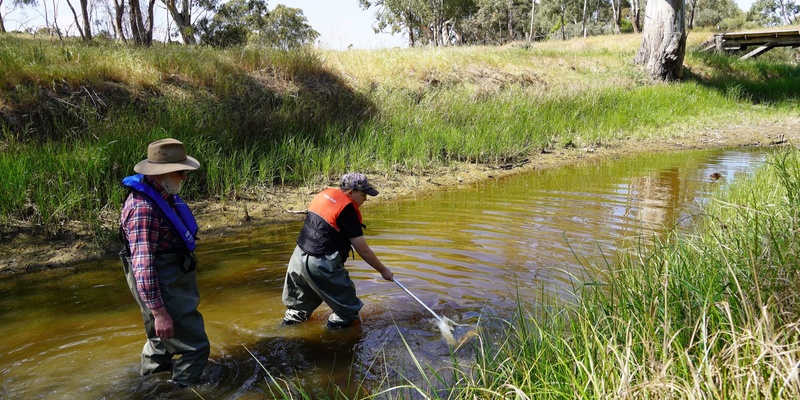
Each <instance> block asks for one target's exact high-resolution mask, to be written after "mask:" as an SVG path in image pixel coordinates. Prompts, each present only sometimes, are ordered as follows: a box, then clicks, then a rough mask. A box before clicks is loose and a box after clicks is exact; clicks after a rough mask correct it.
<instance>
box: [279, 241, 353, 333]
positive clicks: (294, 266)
mask: <svg viewBox="0 0 800 400" xmlns="http://www.w3.org/2000/svg"><path fill="white" fill-rule="evenodd" d="M282 299H283V304H284V305H285V306H286V308H287V310H286V313H285V315H284V320H285V321H286V322H287V323H296V322H303V321H305V320H307V319H308V317H310V316H311V313H313V312H314V310H316V309H317V307H319V306H320V304H322V302H323V301H324V302H325V304H327V305H328V306H329V307H330V308H331V310H332V311H333V313H332V314H331V315H330V317H329V318H328V325H329V326H331V327H344V326H350V325H351V324H352V323H353V322H354V321H356V320H358V319H359V317H358V312H359V311H360V310H361V307H363V306H364V303H362V302H361V300H360V299H359V298H358V297H357V296H356V285H355V284H354V283H353V281H352V280H351V279H350V274H349V273H348V272H347V269H345V267H344V264H343V263H342V258H341V257H340V256H339V253H338V252H335V253H333V254H328V255H324V256H319V257H317V256H313V255H311V254H308V253H306V252H304V251H303V250H302V249H301V248H300V247H299V246H295V248H294V253H293V254H292V258H291V259H290V260H289V267H288V269H287V271H286V280H285V282H284V285H283V296H282Z"/></svg>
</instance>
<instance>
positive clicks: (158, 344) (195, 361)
mask: <svg viewBox="0 0 800 400" xmlns="http://www.w3.org/2000/svg"><path fill="white" fill-rule="evenodd" d="M120 258H121V259H122V267H123V270H124V272H125V278H126V279H127V281H128V288H130V291H131V294H132V295H133V297H134V298H135V299H136V303H137V304H138V305H139V310H140V311H141V313H142V320H143V321H144V328H145V333H146V334H147V342H146V343H145V344H144V347H143V348H142V367H141V371H140V373H141V374H142V375H148V374H152V373H156V372H161V371H169V370H170V369H172V379H173V380H174V381H177V382H181V383H186V384H190V383H195V382H197V381H199V380H200V378H201V377H202V375H203V368H205V366H206V363H207V362H208V355H209V353H210V349H211V346H210V344H209V342H208V336H207V335H206V333H205V327H204V323H203V316H202V314H200V312H199V311H197V306H198V304H199V303H200V294H199V291H198V289H197V280H196V277H195V272H194V271H189V272H184V270H188V269H189V268H190V267H191V263H193V262H194V261H193V259H192V258H191V257H186V256H184V255H183V254H181V253H178V252H174V253H162V254H156V256H155V257H154V260H153V263H154V266H155V268H156V271H158V281H159V288H160V289H161V297H162V299H163V300H164V306H165V307H166V309H167V312H169V315H170V316H171V317H172V321H173V324H174V331H175V336H174V337H173V338H172V339H168V340H163V339H161V338H159V337H158V336H157V335H156V330H155V318H154V317H153V312H152V311H151V310H150V308H149V307H147V305H145V303H144V301H143V300H142V298H141V297H140V296H139V291H138V290H137V288H136V278H135V277H134V274H133V271H132V269H131V258H130V256H129V255H127V252H126V251H123V252H122V253H120ZM176 355H180V356H181V357H180V358H178V359H177V360H175V361H174V362H173V361H172V358H173V357H174V356H176Z"/></svg>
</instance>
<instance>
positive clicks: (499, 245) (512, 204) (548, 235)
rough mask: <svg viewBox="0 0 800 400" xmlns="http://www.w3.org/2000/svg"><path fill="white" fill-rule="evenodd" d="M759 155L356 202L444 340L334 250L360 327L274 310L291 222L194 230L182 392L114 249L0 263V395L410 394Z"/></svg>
mask: <svg viewBox="0 0 800 400" xmlns="http://www.w3.org/2000/svg"><path fill="white" fill-rule="evenodd" d="M763 160H764V154H763V153H762V152H756V151H741V150H728V151H725V150H715V151H695V152H684V153H675V154H658V155H648V156H639V157H632V158H625V159H620V160H614V161H607V162H603V163H595V162H592V163H586V164H583V165H576V166H571V167H564V168H559V169H557V170H543V171H535V172H532V173H530V174H526V175H519V176H514V177H509V178H507V179H501V180H494V181H487V182H482V183H479V184H475V185H471V186H468V187H462V188H452V189H447V190H441V191H437V192H430V193H418V194H417V195H416V196H417V197H415V198H410V199H405V200H402V201H391V202H386V203H383V204H380V205H373V204H369V203H368V204H367V205H366V206H365V207H364V210H363V213H364V217H365V221H366V223H367V224H368V226H369V228H368V229H367V230H366V235H367V237H368V241H369V243H370V245H371V246H372V248H373V249H374V250H375V252H376V253H377V254H378V255H379V256H380V257H381V259H382V260H383V261H384V263H386V264H387V265H389V266H390V267H391V268H392V270H393V271H394V273H395V276H396V277H397V279H398V280H400V281H401V282H402V283H403V285H404V286H406V287H407V288H408V289H409V290H410V291H412V292H413V293H414V294H415V295H416V296H417V297H419V298H420V300H421V301H422V302H424V303H425V304H426V305H428V306H429V307H430V308H432V309H433V310H434V311H435V312H436V313H437V314H439V315H442V316H445V317H448V318H450V319H453V320H455V321H456V322H458V323H461V324H464V326H459V327H457V328H456V329H455V331H454V333H455V336H456V340H457V341H459V342H462V341H463V343H459V346H458V348H457V350H455V351H454V352H451V348H450V347H449V346H448V345H447V343H446V342H445V341H444V339H443V337H442V335H441V333H440V332H439V331H438V330H437V327H436V320H435V318H433V316H432V315H431V314H430V313H429V312H428V311H427V310H425V309H424V308H423V307H422V306H421V305H420V304H418V303H417V302H416V301H415V300H414V299H413V298H411V297H410V296H409V295H408V294H407V293H405V292H403V291H402V290H401V289H400V288H399V287H398V286H397V285H395V284H392V283H391V282H386V281H384V280H382V279H381V278H380V276H379V274H377V273H376V272H375V271H374V270H373V269H372V268H370V267H369V266H368V265H367V264H366V263H364V261H363V260H361V259H358V258H357V259H351V260H349V261H348V263H347V266H348V270H349V272H350V276H351V277H352V278H353V280H354V281H355V282H356V287H357V290H358V293H359V296H360V297H361V298H362V300H363V301H364V304H365V306H364V309H363V310H362V315H361V316H362V325H361V326H360V327H358V328H354V329H346V330H341V331H335V330H328V329H326V328H325V327H324V326H325V320H326V318H327V315H328V313H330V310H329V309H328V308H327V307H326V306H322V307H321V308H320V309H319V310H318V311H317V312H315V313H314V315H313V316H312V318H311V320H310V321H308V322H306V323H304V324H301V325H298V326H288V327H287V326H281V325H280V320H281V319H282V316H283V311H284V308H283V305H282V304H281V301H280V298H281V292H282V283H283V277H284V274H285V268H286V263H287V262H288V260H289V257H290V255H291V252H292V249H293V247H294V240H295V238H296V235H297V232H298V230H299V228H300V224H299V223H291V224H281V225H273V226H266V227H262V228H258V229H254V230H253V231H252V232H247V233H246V234H242V235H238V236H234V237H226V238H204V240H203V243H202V245H201V246H200V247H199V248H198V249H199V252H198V256H199V259H200V268H201V270H202V273H201V274H200V275H199V276H198V282H199V285H200V290H201V297H202V301H201V304H200V310H201V312H202V313H203V315H204V318H205V321H206V330H207V332H208V335H209V338H210V339H211V342H212V353H211V358H212V361H211V363H210V365H209V368H208V371H207V372H208V376H209V379H210V383H208V384H204V385H200V386H199V387H197V388H196V389H195V391H196V392H195V391H191V390H177V391H176V390H172V389H171V387H170V386H169V384H168V383H167V382H166V381H167V379H168V378H169V376H168V374H166V373H162V374H157V375H153V376H148V377H140V376H138V368H139V366H138V363H139V354H140V351H141V347H142V344H143V342H144V333H143V331H142V327H141V317H140V315H139V313H138V310H137V309H136V305H135V303H134V301H133V299H132V297H131V296H130V293H129V291H128V288H127V287H126V286H125V283H124V279H123V276H122V272H121V267H120V265H119V261H118V260H116V259H105V260H99V261H96V262H92V263H87V264H83V265H77V266H75V268H68V269H64V270H59V271H49V272H46V273H40V274H27V275H19V276H13V277H9V278H4V279H0V337H2V338H3V340H2V341H0V356H1V357H2V361H1V362H0V393H2V396H0V397H3V398H42V399H46V398H106V399H117V398H131V399H150V398H165V399H170V398H175V399H184V398H186V399H195V398H198V396H201V397H203V398H214V399H261V398H280V397H284V395H288V393H289V392H288V391H289V389H287V388H288V387H292V388H294V389H291V390H300V391H302V393H297V392H291V395H292V396H293V397H302V395H305V396H308V397H310V398H320V397H335V398H342V397H348V398H362V397H365V396H367V395H379V396H378V397H389V398H392V397H402V398H414V397H417V396H419V395H418V394H415V392H414V391H413V390H412V389H409V388H405V389H402V388H400V385H404V384H407V383H408V382H411V383H413V384H414V385H416V386H418V387H421V388H425V390H429V391H430V392H431V393H432V392H434V391H437V390H439V391H442V390H446V387H447V386H448V384H449V383H451V382H453V380H454V379H458V378H459V377H458V375H454V372H453V371H454V368H452V367H453V366H454V364H459V365H466V366H469V365H470V362H472V360H473V359H474V358H473V350H474V349H475V346H476V345H478V344H479V343H478V341H477V339H475V333H476V332H477V331H476V329H480V330H481V331H482V332H483V333H486V332H487V331H490V330H491V332H497V331H499V330H501V329H502V327H503V326H505V324H507V323H508V321H510V320H512V319H513V317H514V312H515V310H516V309H517V306H518V305H522V306H523V307H525V308H526V309H527V311H532V310H535V309H537V307H539V306H540V305H541V304H543V303H548V302H549V301H550V300H553V299H557V300H558V301H559V302H564V301H572V299H574V296H575V294H574V288H575V287H576V286H577V285H579V284H580V282H582V281H584V280H589V279H593V277H594V275H595V273H596V272H597V268H603V265H604V263H605V262H609V260H613V259H614V257H615V256H616V255H618V254H623V253H625V252H635V251H637V249H638V248H639V247H641V246H649V245H650V244H652V243H653V242H655V241H658V240H660V239H661V238H663V237H664V235H665V234H666V233H667V232H668V231H670V230H673V229H678V230H687V229H689V228H690V227H691V225H692V222H693V221H694V220H695V219H696V218H697V216H698V215H700V214H702V209H701V206H702V203H703V202H704V201H705V195H706V193H707V192H708V191H709V190H710V189H714V188H717V187H719V186H720V185H727V184H729V183H731V182H734V181H735V180H736V179H739V177H740V176H745V175H748V174H750V173H751V172H752V171H753V169H754V168H755V166H756V165H758V164H759V163H762V162H763ZM712 176H713V177H715V178H711V177H712ZM486 337H493V338H498V340H499V338H500V337H499V336H497V335H489V336H486ZM464 370H468V367H467V368H464ZM287 385H288V386H287ZM378 386H380V387H382V388H384V389H385V388H394V391H390V392H388V393H378V392H374V391H375V390H376V389H375V388H376V387H378ZM296 388H300V389H296ZM403 390H405V392H403ZM442 393H443V392H442Z"/></svg>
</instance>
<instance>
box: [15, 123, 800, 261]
mask: <svg viewBox="0 0 800 400" xmlns="http://www.w3.org/2000/svg"><path fill="white" fill-rule="evenodd" d="M798 139H800V118H796V119H792V120H786V121H778V122H773V123H768V124H760V125H758V126H737V127H729V128H721V129H713V130H706V131H701V132H696V133H685V134H683V135H681V136H679V137H673V138H671V139H666V140H651V141H624V142H619V143H615V144H612V145H608V146H602V147H596V148H595V147H591V148H585V147H584V148H567V149H553V150H552V151H548V152H546V153H543V154H534V155H531V156H530V157H529V158H528V159H526V160H524V161H520V162H517V163H515V164H506V165H478V164H457V165H452V166H450V167H447V168H442V169H440V170H437V171H426V172H424V173H419V172H417V171H397V172H393V173H391V174H376V173H370V172H369V171H367V174H368V176H369V178H370V180H371V181H372V182H373V185H374V186H375V187H376V188H378V189H379V190H380V192H381V194H380V196H378V197H376V198H373V199H371V200H370V202H371V204H375V203H380V202H382V201H386V200H389V199H395V198H403V197H408V196H410V195H413V194H414V193H415V192H419V191H430V190H436V189H437V188H441V187H451V186H458V185H465V184H470V183H474V182H477V181H480V180H484V179H496V178H500V177H503V176H506V175H509V174H516V173H520V172H525V171H530V170H532V169H542V168H555V167H558V166H562V165H565V164H568V163H574V162H578V161H581V160H587V159H595V158H609V157H610V158H613V157H619V156H622V155H626V154H634V153H644V152H661V151H670V150H689V149H702V148H713V147H728V146H786V145H795V144H796V143H799V141H798ZM320 189H322V186H320V187H276V188H273V189H270V190H268V191H264V192H261V193H258V194H255V195H251V196H249V197H247V198H243V199H240V200H236V201H230V200H229V201H224V202H221V201H216V200H215V201H202V202H194V203H193V204H190V206H192V207H193V209H194V210H195V215H196V217H197V220H198V223H199V224H200V226H201V232H200V237H201V238H202V237H225V236H229V235H233V234H235V233H237V232H241V231H243V230H247V229H251V228H252V227H256V226H261V225H267V224H271V223H277V222H286V221H293V220H301V219H302V218H304V215H303V214H302V211H304V210H305V207H306V205H307V204H308V202H309V201H310V199H311V197H312V196H313V195H314V194H315V193H316V192H317V191H319V190H320ZM367 207H369V205H367ZM107 222H108V224H114V221H113V215H109V221H107ZM80 225H81V224H80V223H79V222H76V223H75V224H74V226H75V228H74V229H73V228H66V229H65V230H64V233H63V234H62V235H61V236H62V237H61V238H58V239H49V240H48V239H46V238H44V237H39V236H32V235H30V234H27V233H25V230H24V229H23V230H21V231H20V232H19V233H16V234H13V235H7V236H4V237H0V276H4V275H5V276H8V275H11V274H16V273H23V272H35V271H43V270H49V269H54V268H62V267H65V266H70V265H71V264H73V263H75V262H77V261H81V260H88V259H96V258H100V257H111V256H114V255H115V253H116V252H117V251H118V250H119V248H120V244H119V243H117V242H116V241H111V242H108V243H98V241H97V240H95V238H93V237H91V236H89V235H86V234H81V233H80V232H81V229H80ZM200 245H201V246H202V242H201V243H200Z"/></svg>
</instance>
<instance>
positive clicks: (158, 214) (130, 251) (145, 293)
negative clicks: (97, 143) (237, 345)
mask: <svg viewBox="0 0 800 400" xmlns="http://www.w3.org/2000/svg"><path fill="white" fill-rule="evenodd" d="M198 168H200V163H199V162H198V161H197V160H196V159H195V158H193V157H190V156H188V155H186V149H185V148H184V145H183V143H181V142H180V141H178V140H175V139H163V140H158V141H155V142H153V143H150V145H149V146H148V148H147V159H145V160H142V161H141V162H140V163H138V164H136V166H134V167H133V170H134V171H135V172H137V174H136V175H132V176H129V177H126V178H125V179H123V181H122V184H123V186H125V187H127V188H128V189H129V190H130V193H129V194H128V197H127V199H126V200H125V203H124V204H123V206H122V214H121V216H120V236H121V238H122V239H123V242H124V243H125V248H124V249H123V250H122V252H121V253H120V258H121V259H122V266H123V270H124V271H125V277H126V279H127V281H128V287H129V288H130V290H131V293H132V294H133V297H134V298H135V299H136V302H137V303H138V304H139V309H140V310H141V313H142V319H143V320H144V328H145V333H146V334H147V341H146V342H145V344H144V348H143V349H142V361H141V363H142V364H141V371H140V372H141V374H142V375H148V374H153V373H157V372H162V371H171V373H172V379H171V382H172V383H173V384H175V385H177V386H181V387H183V386H188V385H191V384H195V383H198V382H199V381H200V380H201V378H202V375H203V369H204V368H205V366H206V363H207V362H208V355H209V353H210V348H211V347H210V345H209V341H208V336H206V331H205V326H204V324H203V316H202V315H201V314H200V312H198V311H197V306H198V304H199V302H200V294H199V292H198V289H197V281H196V278H195V269H196V267H197V262H196V260H195V257H194V249H195V238H196V234H197V223H196V221H195V219H194V216H193V215H192V212H191V211H190V210H189V207H188V206H187V205H186V203H184V202H183V200H181V198H180V197H179V196H178V193H179V192H180V191H181V187H182V186H183V182H184V181H185V180H186V178H187V173H188V171H194V170H196V169H198ZM176 355H180V358H178V359H177V360H174V361H173V357H174V356H176Z"/></svg>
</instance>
